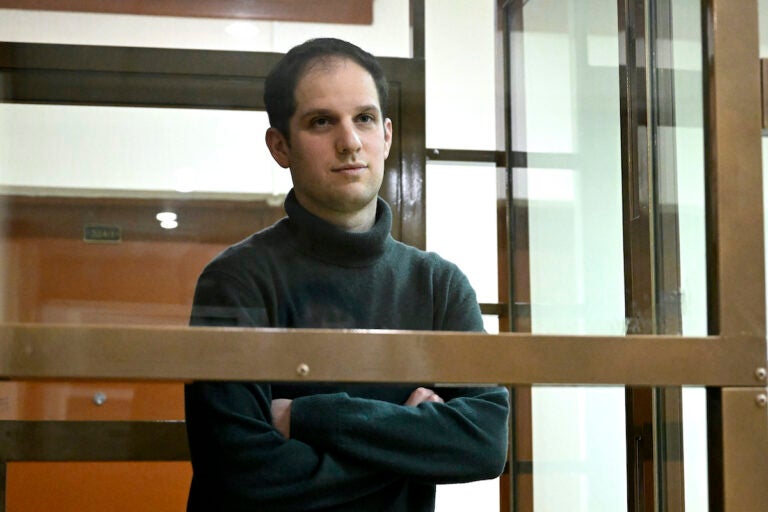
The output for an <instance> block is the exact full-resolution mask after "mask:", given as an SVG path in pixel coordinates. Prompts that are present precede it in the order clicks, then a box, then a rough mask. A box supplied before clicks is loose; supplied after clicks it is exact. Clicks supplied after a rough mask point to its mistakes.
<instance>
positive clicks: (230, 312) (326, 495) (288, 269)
mask: <svg viewBox="0 0 768 512" xmlns="http://www.w3.org/2000/svg"><path fill="white" fill-rule="evenodd" d="M285 209H286V212H287V213H288V217H287V218H284V219H282V220H281V221H279V222H278V223H276V224H275V225H274V226H272V227H270V228H268V229H265V230H264V231H261V232H259V233H256V234H255V235H253V236H251V237H249V238H247V239H245V240H243V241H242V242H240V243H238V244H236V245H234V246H232V247H230V248H229V249H227V250H226V251H224V252H223V253H222V254H220V255H219V256H217V257H216V258H215V259H214V260H213V261H212V262H211V263H210V264H209V265H208V266H207V267H206V268H205V270H204V271H203V273H202V275H201V276H200V279H199V281H198V285H197V290H196V292H195V299H194V306H193V311H192V320H191V323H192V325H204V326H254V327H295V328H302V327H315V328H317V327H322V328H357V329H403V330H449V331H481V330H482V320H481V317H480V311H479V308H478V305H477V301H476V298H475V294H474V291H473V290H472V288H471V287H470V285H469V283H468V281H467V279H466V277H465V276H464V275H463V274H462V273H461V271H460V270H459V269H458V268H457V267H456V266H455V265H453V264H452V263H449V262H447V261H445V260H443V259H442V258H440V257H439V256H437V255H436V254H434V253H426V252H423V251H419V250H417V249H414V248H412V247H409V246H407V245H404V244H402V243H400V242H397V241H395V240H394V239H393V238H392V237H391V236H390V234H389V231H390V227H391V212H390V209H389V207H388V206H387V205H386V203H385V202H384V201H382V200H381V199H379V202H378V209H377V213H376V223H375V225H374V227H373V228H372V229H371V230H370V231H368V232H366V233H349V232H346V231H344V230H341V229H339V228H337V227H335V226H333V225H330V224H328V223H326V222H324V221H323V220H321V219H319V218H317V217H315V216H313V215H312V214H310V213H309V212H307V211H306V210H305V209H304V208H302V207H301V205H299V203H298V202H297V201H296V199H295V196H294V195H293V193H291V194H289V196H288V198H287V199H286V202H285ZM286 350H290V347H286ZM415 387H416V386H415V385H408V386H403V385H391V386H382V385H377V386H365V385H333V384H322V385H320V384H306V385H285V384H283V385H277V384H272V385H268V384H263V383H247V382H246V383H210V382H209V383H203V382H200V383H194V384H191V385H188V386H187V387H186V416H187V430H188V433H189V442H190V449H191V452H192V465H193V469H194V476H193V480H192V487H191V490H190V497H189V503H188V510H190V511H195V512H197V511H246V510H247V511H301V512H304V511H313V510H317V511H328V512H330V511H357V512H369V511H402V512H420V511H431V510H433V509H434V495H435V484H440V483H456V482H466V481H471V480H480V479H486V478H493V477H495V476H496V475H498V474H499V473H500V472H501V470H502V467H503V465H504V461H505V458H506V443H507V413H508V397H507V393H506V390H504V389H503V388H450V387H447V388H440V389H439V390H438V394H439V395H440V396H441V397H443V398H444V399H445V403H431V402H430V403H422V404H420V405H419V406H418V407H409V406H404V405H402V404H403V403H404V402H405V400H406V399H407V398H408V396H409V395H410V393H411V391H413V389H414V388H415ZM274 398H292V399H293V400H294V401H293V403H292V408H291V438H290V439H289V440H286V439H285V438H283V437H282V436H281V435H280V434H279V433H278V432H277V431H276V430H275V429H274V428H273V427H272V423H271V413H270V405H271V401H272V399H274Z"/></svg>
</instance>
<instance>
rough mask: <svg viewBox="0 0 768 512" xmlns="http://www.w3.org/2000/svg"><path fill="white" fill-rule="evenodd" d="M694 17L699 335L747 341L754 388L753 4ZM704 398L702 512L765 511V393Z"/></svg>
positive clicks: (761, 281) (757, 306)
mask: <svg viewBox="0 0 768 512" xmlns="http://www.w3.org/2000/svg"><path fill="white" fill-rule="evenodd" d="M702 12H703V15H704V25H703V28H704V34H705V49H704V62H705V78H706V85H705V98H706V99H705V104H706V115H705V147H706V174H707V198H706V199H707V260H708V261H707V268H708V274H709V275H708V310H709V313H708V317H709V331H710V333H712V334H720V335H721V338H722V341H721V342H722V343H728V341H729V339H732V338H736V337H738V338H742V339H744V338H746V339H748V340H751V342H752V347H753V350H750V353H754V354H755V384H756V385H762V386H764V385H765V377H764V375H763V376H762V379H761V378H760V375H761V374H760V373H759V372H758V371H757V370H758V368H764V367H765V357H766V353H765V349H766V345H765V334H766V333H765V261H764V256H763V208H762V155H761V141H760V137H761V126H762V123H761V109H760V62H759V58H758V48H759V41H758V39H759V38H758V24H757V20H758V13H757V2H756V1H755V0H750V1H743V2H733V1H731V0H703V1H702ZM763 372H764V370H763ZM707 395H708V396H707V398H708V407H707V409H708V437H709V454H708V455H709V461H710V462H709V473H710V491H709V494H710V508H711V509H712V510H723V511H725V512H744V511H747V512H748V511H762V510H768V488H767V487H766V485H765V482H766V481H768V466H767V464H768V459H766V456H765V454H766V452H768V416H766V412H765V411H766V408H765V407H764V406H763V405H762V403H764V397H765V388H763V387H755V388H724V389H717V388H712V389H709V390H708V393H707ZM761 396H762V397H763V399H761V398H760V397H761Z"/></svg>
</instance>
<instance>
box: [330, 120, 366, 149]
mask: <svg viewBox="0 0 768 512" xmlns="http://www.w3.org/2000/svg"><path fill="white" fill-rule="evenodd" d="M362 147H363V144H362V142H361V140H360V135H359V134H358V133H357V128H356V127H355V123H354V122H352V121H344V122H342V123H339V125H338V134H337V137H336V151H338V152H339V153H342V154H343V153H356V152H358V151H360V149H362Z"/></svg>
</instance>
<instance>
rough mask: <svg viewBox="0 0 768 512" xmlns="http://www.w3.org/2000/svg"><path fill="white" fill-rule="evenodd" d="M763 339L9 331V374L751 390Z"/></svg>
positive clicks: (0, 358)
mask: <svg viewBox="0 0 768 512" xmlns="http://www.w3.org/2000/svg"><path fill="white" fill-rule="evenodd" d="M764 366H765V340H764V339H757V338H749V337H741V338H730V339H723V338H721V337H716V336H713V337H701V338H684V337H677V336H626V337H625V336H546V335H531V334H524V333H505V334H499V335H491V334H482V333H457V332H421V331H362V330H359V331H358V330H315V329H239V328H222V329H215V328H198V327H195V328H190V327H116V326H40V325H27V324H25V325H8V324H6V325H2V326H0V378H8V379H119V380H183V381H189V380H254V381H271V382H278V381H283V382H290V381H328V382H427V383H432V382H444V383H499V384H608V385H610V384H615V385H623V384H627V385H634V386H669V385H675V386H679V385H706V386H748V385H751V386H754V385H755V384H756V383H760V382H764V381H760V380H759V379H758V378H757V377H756V374H757V373H759V372H757V371H756V370H757V368H758V367H764Z"/></svg>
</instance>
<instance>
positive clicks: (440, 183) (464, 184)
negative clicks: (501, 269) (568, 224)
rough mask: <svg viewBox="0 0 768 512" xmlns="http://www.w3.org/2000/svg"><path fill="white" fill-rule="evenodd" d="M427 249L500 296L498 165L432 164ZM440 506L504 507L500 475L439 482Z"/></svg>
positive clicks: (495, 324) (486, 292) (494, 321)
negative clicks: (481, 478)
mask: <svg viewBox="0 0 768 512" xmlns="http://www.w3.org/2000/svg"><path fill="white" fill-rule="evenodd" d="M426 180H427V250H430V251H435V252H437V253H439V254H440V255H441V256H443V257H444V258H446V259H448V260H451V261H453V262H454V263H456V264H457V265H459V267H460V268H461V269H462V270H463V271H464V273H465V274H467V277H468V278H469V280H470V282H471V283H472V286H473V287H474V288H475V291H476V292H477V296H478V300H479V301H480V302H491V303H493V302H498V279H497V275H498V274H497V272H498V271H497V268H498V267H497V250H496V236H497V235H496V166H495V165H494V164H467V163H445V162H431V163H428V164H427V178H426ZM483 322H484V323H485V330H486V331H487V332H490V333H498V332H499V319H498V317H497V316H490V315H484V316H483ZM436 510H437V511H438V512H453V511H456V512H459V511H465V510H473V511H478V512H496V511H498V510H499V481H498V479H494V480H487V481H481V482H472V483H469V484H459V485H444V486H440V487H438V492H437V502H436Z"/></svg>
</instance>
